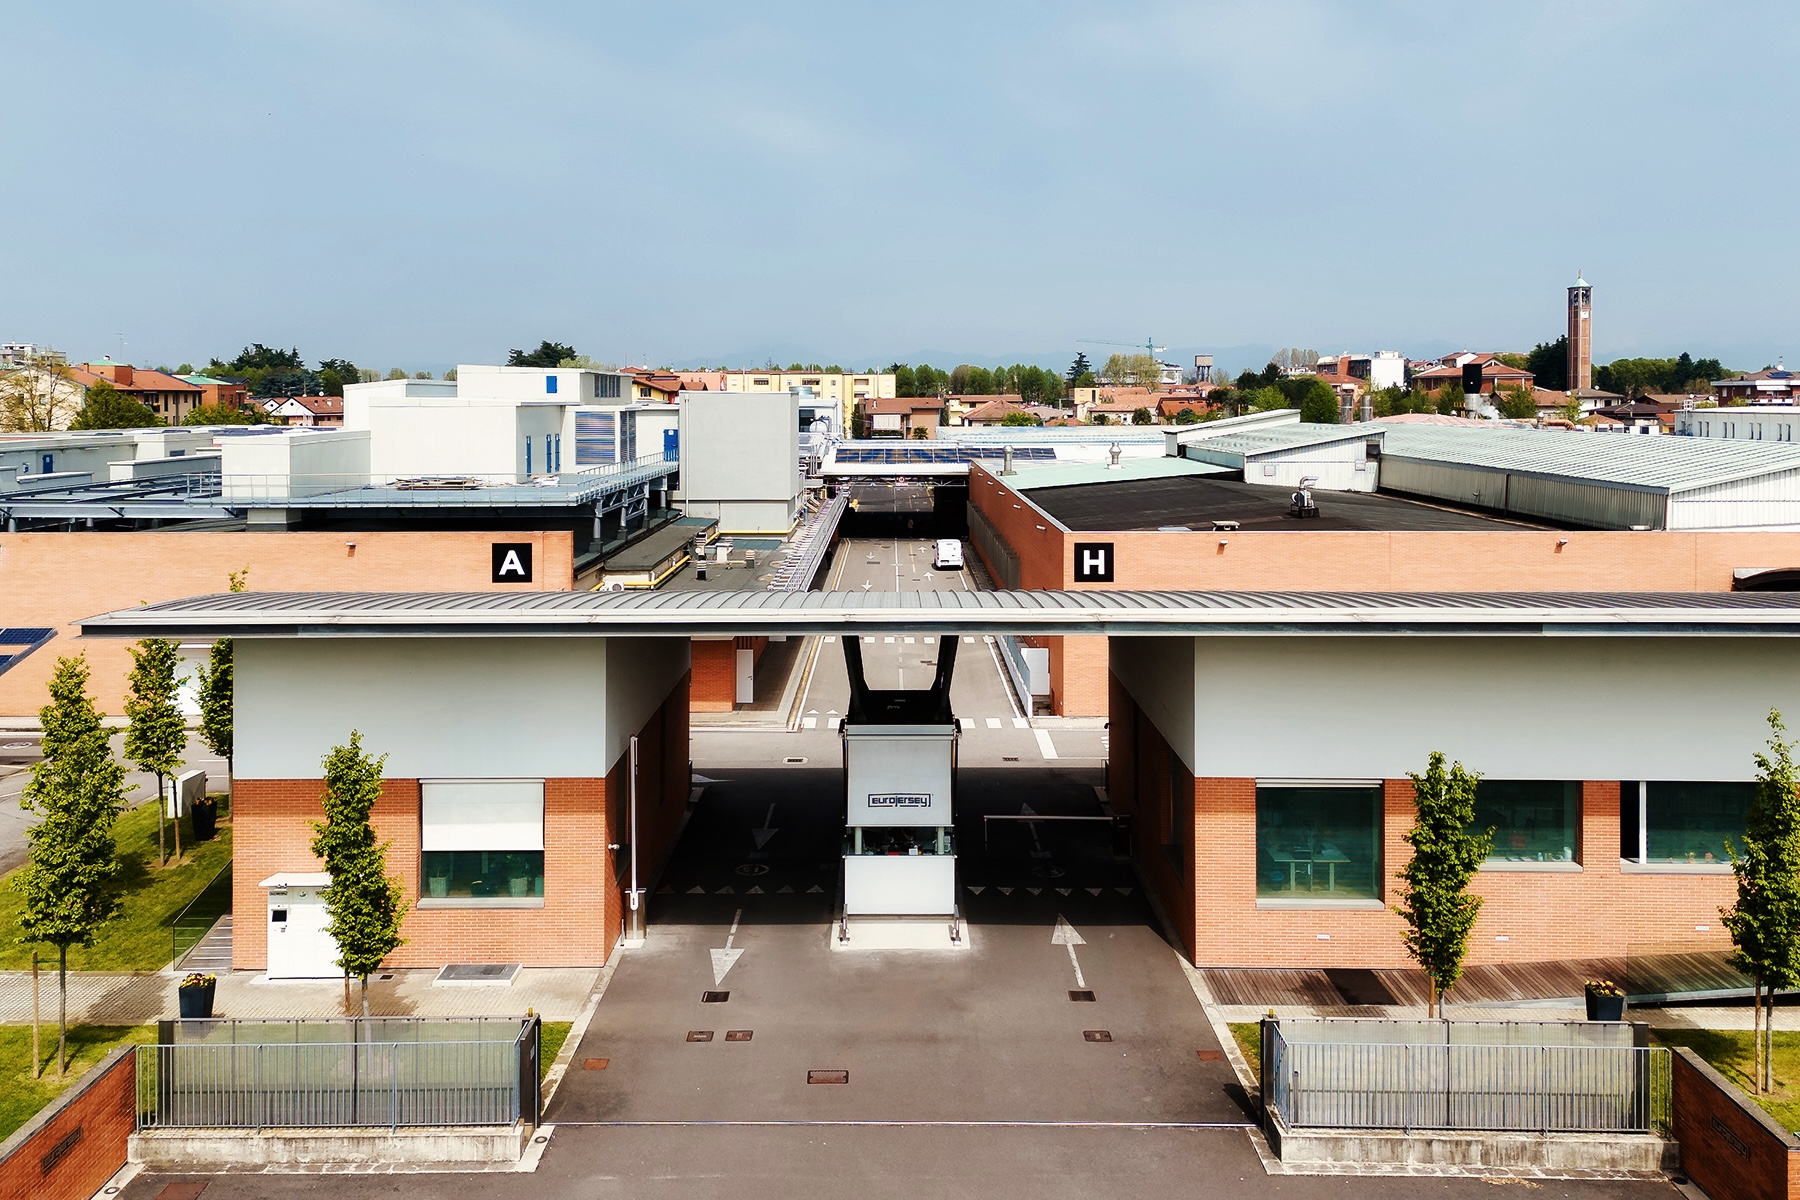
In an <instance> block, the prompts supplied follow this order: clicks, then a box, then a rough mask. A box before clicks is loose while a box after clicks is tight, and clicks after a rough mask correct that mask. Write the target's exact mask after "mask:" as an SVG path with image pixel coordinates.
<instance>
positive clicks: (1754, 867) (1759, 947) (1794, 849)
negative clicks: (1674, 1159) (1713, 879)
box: [1719, 708, 1800, 1093]
mask: <svg viewBox="0 0 1800 1200" xmlns="http://www.w3.org/2000/svg"><path fill="white" fill-rule="evenodd" d="M1768 719H1769V752H1768V753H1767V754H1763V753H1758V754H1757V755H1756V795H1755V797H1754V798H1753V799H1752V800H1751V801H1750V812H1749V815H1748V816H1747V817H1746V819H1745V821H1744V847H1743V853H1741V854H1740V853H1739V852H1738V849H1737V847H1736V846H1734V845H1732V844H1731V843H1730V842H1727V843H1726V845H1725V849H1726V852H1727V853H1729V854H1730V855H1731V873H1732V874H1733V875H1735V876H1737V902H1736V903H1735V904H1733V905H1732V906H1731V907H1729V908H1721V909H1720V910H1719V915H1720V916H1721V917H1722V918H1723V919H1724V922H1725V928H1726V930H1727V932H1729V933H1730V934H1731V944H1732V946H1733V948H1734V949H1733V952H1732V964H1733V965H1734V966H1736V967H1737V969H1738V970H1740V971H1742V972H1743V973H1744V974H1746V975H1748V976H1750V979H1751V982H1752V984H1753V985H1754V988H1755V1004H1756V1017H1755V1018H1754V1019H1753V1021H1752V1031H1753V1032H1752V1037H1753V1039H1754V1041H1755V1050H1754V1052H1753V1055H1752V1058H1753V1064H1752V1072H1753V1075H1754V1078H1755V1084H1756V1090H1757V1091H1758V1092H1763V1093H1767V1092H1768V1091H1769V1090H1770V1089H1771V1088H1772V1087H1773V1086H1774V1082H1775V1080H1774V1068H1773V1067H1772V1066H1771V1065H1770V1060H1771V1056H1772V1055H1773V1053H1774V1048H1775V1047H1774V1032H1773V1026H1774V1022H1775V993H1776V992H1777V991H1778V990H1782V989H1787V988H1794V987H1800V795H1796V792H1795V784H1796V782H1797V781H1796V778H1795V774H1794V759H1793V748H1794V743H1793V742H1790V741H1788V740H1787V726H1785V725H1783V724H1782V721H1781V713H1780V712H1778V711H1777V710H1775V709H1773V708H1771V709H1770V710H1769V718H1768Z"/></svg>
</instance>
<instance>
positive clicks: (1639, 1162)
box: [1268, 1112, 1680, 1171]
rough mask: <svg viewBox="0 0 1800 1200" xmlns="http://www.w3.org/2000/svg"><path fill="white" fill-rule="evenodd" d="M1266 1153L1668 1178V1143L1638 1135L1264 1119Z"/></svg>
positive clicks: (1318, 1160) (1675, 1158)
mask: <svg viewBox="0 0 1800 1200" xmlns="http://www.w3.org/2000/svg"><path fill="white" fill-rule="evenodd" d="M1268 1136H1269V1145H1270V1148H1271V1149H1273V1150H1274V1151H1275V1154H1276V1156H1277V1157H1278V1158H1280V1159H1281V1161H1282V1162H1284V1163H1293V1164H1309V1163H1311V1164H1321V1165H1324V1164H1330V1163H1387V1164H1393V1165H1413V1166H1457V1167H1526V1168H1537V1169H1539V1170H1546V1171H1672V1170H1674V1169H1675V1168H1676V1167H1677V1166H1679V1165H1680V1152H1679V1149H1678V1147H1677V1145H1676V1143H1674V1142H1673V1141H1670V1140H1668V1139H1666V1138H1662V1137H1658V1136H1656V1135H1654V1134H1644V1133H1604V1134H1601V1133H1550V1134H1543V1133H1501V1132H1463V1131H1459V1130H1419V1131H1416V1132H1413V1133H1404V1132H1401V1131H1399V1130H1381V1129H1290V1128H1289V1127H1288V1126H1287V1124H1286V1123H1285V1122H1283V1121H1282V1119H1281V1115H1280V1114H1279V1113H1276V1112H1271V1113H1269V1119H1268Z"/></svg>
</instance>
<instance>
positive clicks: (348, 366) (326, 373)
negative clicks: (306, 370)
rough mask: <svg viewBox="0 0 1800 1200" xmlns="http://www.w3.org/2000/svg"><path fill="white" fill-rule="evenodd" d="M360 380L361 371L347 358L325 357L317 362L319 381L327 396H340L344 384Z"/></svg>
mask: <svg viewBox="0 0 1800 1200" xmlns="http://www.w3.org/2000/svg"><path fill="white" fill-rule="evenodd" d="M361 382H362V371H361V370H359V369H358V368H357V365H356V364H355V363H353V362H351V361H350V360H349V359H347V358H327V359H322V360H321V361H320V362H319V383H320V385H321V386H323V387H324V389H325V394H326V395H327V396H341V395H343V394H344V386H345V385H346V384H351V383H361Z"/></svg>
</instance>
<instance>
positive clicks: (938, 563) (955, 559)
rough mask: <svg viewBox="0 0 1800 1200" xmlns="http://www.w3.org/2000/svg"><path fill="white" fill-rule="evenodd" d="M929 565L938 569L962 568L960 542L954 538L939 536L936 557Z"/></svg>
mask: <svg viewBox="0 0 1800 1200" xmlns="http://www.w3.org/2000/svg"><path fill="white" fill-rule="evenodd" d="M931 565H932V566H933V567H935V568H937V569H938V570H940V571H960V570H962V566H963V559H962V543H961V542H959V541H957V540H956V539H955V538H939V539H938V544H937V557H935V558H933V559H932V560H931Z"/></svg>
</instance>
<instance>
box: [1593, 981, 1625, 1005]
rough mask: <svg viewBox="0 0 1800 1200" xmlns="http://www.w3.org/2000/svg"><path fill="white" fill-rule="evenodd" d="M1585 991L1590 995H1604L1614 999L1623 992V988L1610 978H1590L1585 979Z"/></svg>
mask: <svg viewBox="0 0 1800 1200" xmlns="http://www.w3.org/2000/svg"><path fill="white" fill-rule="evenodd" d="M1587 993H1588V995H1590V996H1604V997H1605V998H1606V999H1608V1000H1615V999H1617V998H1618V997H1620V996H1623V995H1624V994H1625V989H1624V988H1622V987H1620V986H1619V985H1618V984H1616V983H1614V982H1613V981H1612V980H1610V979H1590V980H1588V981H1587Z"/></svg>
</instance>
